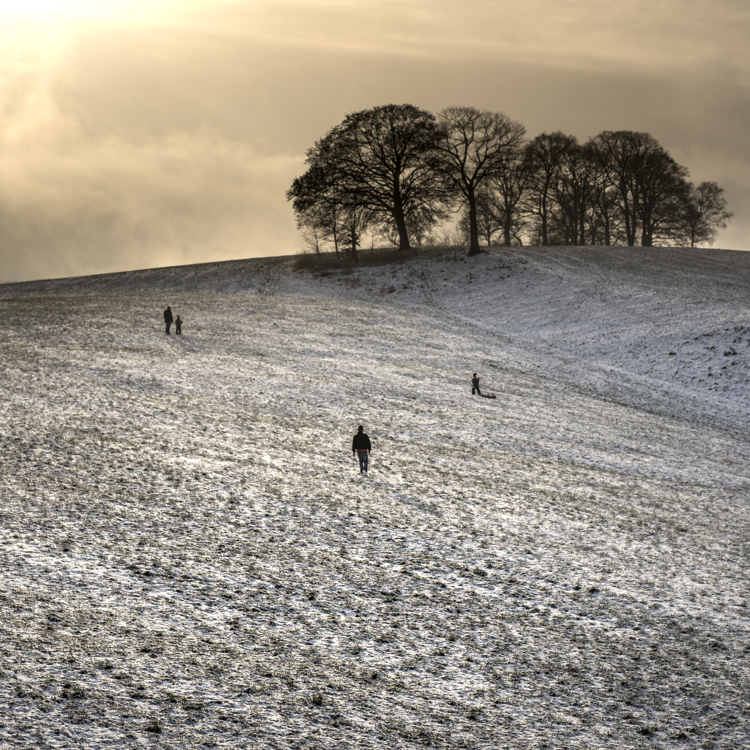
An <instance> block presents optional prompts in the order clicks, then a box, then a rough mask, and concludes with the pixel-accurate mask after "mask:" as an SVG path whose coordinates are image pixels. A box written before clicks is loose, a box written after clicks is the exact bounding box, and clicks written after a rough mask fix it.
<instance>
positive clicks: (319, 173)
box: [287, 104, 449, 250]
mask: <svg viewBox="0 0 750 750" xmlns="http://www.w3.org/2000/svg"><path fill="white" fill-rule="evenodd" d="M437 137H438V130H437V125H436V122H435V117H434V116H433V115H432V114H430V113H429V112H425V111H424V110H421V109H418V108H417V107H414V106H412V105H410V104H403V105H393V104H389V105H386V106H382V107H375V108H374V109H368V110H363V111H361V112H355V113H354V114H351V115H347V117H346V118H345V119H344V121H343V122H342V123H341V124H340V125H337V126H336V127H335V128H333V129H332V130H331V131H330V132H329V133H328V134H327V135H326V136H325V137H324V138H323V139H321V140H320V141H318V143H316V144H315V146H314V147H313V148H312V149H310V151H308V154H307V164H308V165H309V168H308V172H307V173H306V174H305V175H303V176H302V177H298V178H297V179H296V180H295V181H294V183H293V184H292V188H291V189H290V190H289V192H288V193H287V198H288V199H289V200H292V201H294V209H295V212H297V214H298V217H300V216H301V215H302V216H303V214H304V212H305V211H306V210H307V209H308V206H309V205H312V206H316V207H317V206H319V205H320V204H321V203H322V204H323V205H325V204H326V203H328V204H329V205H330V202H331V201H330V191H331V190H333V191H334V194H335V196H336V198H337V200H340V202H341V203H340V208H341V210H342V211H343V212H344V214H345V219H344V223H345V224H346V225H347V227H351V222H352V215H353V212H354V213H355V214H356V216H357V217H358V220H359V221H360V222H362V223H365V224H373V225H375V226H381V227H382V226H383V225H384V224H392V225H393V226H394V227H395V230H396V232H397V233H398V237H399V248H400V249H401V250H409V249H410V247H411V245H410V242H409V231H408V225H409V221H410V220H411V219H416V218H417V217H418V218H419V220H420V221H425V220H429V221H432V222H434V221H436V220H438V219H439V218H443V217H444V216H445V215H446V201H447V200H448V197H449V191H448V187H447V185H446V182H445V180H444V179H441V178H440V176H439V175H437V176H436V174H435V173H434V171H433V168H432V166H431V162H430V158H429V157H430V156H431V155H432V153H433V149H434V147H435V143H436V141H437ZM321 186H322V187H323V189H322V190H321ZM303 219H304V216H303ZM298 220H299V218H298ZM350 236H352V235H351V234H350Z"/></svg>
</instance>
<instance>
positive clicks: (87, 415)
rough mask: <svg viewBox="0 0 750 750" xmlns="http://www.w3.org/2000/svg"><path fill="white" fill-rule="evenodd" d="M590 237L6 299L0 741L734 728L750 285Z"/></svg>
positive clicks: (744, 637)
mask: <svg viewBox="0 0 750 750" xmlns="http://www.w3.org/2000/svg"><path fill="white" fill-rule="evenodd" d="M588 252H589V251H584V250H581V251H580V252H579V254H578V255H577V256H576V254H575V251H574V250H570V251H568V250H565V251H559V252H558V253H557V254H554V253H551V254H550V257H549V258H547V259H544V258H536V257H535V256H534V255H533V254H532V253H531V252H530V251H521V250H516V251H513V253H510V252H509V253H508V254H489V255H487V256H486V257H483V258H480V259H477V261H478V263H477V264H475V265H473V266H471V265H469V261H466V262H464V261H463V260H460V259H458V260H455V261H454V260H453V259H452V257H451V255H450V254H446V255H445V256H444V257H439V258H436V259H425V258H420V259H417V260H415V261H413V262H411V263H407V264H402V265H398V266H394V267H386V268H383V267H380V268H362V269H358V270H355V271H352V272H351V273H349V272H344V273H341V272H334V273H331V274H326V276H325V277H317V278H316V277H313V276H311V275H310V274H308V273H306V272H290V271H284V272H283V274H281V275H280V276H279V275H276V272H275V271H274V268H279V267H280V266H276V265H275V264H272V263H261V262H253V261H248V262H247V263H241V262H236V263H232V264H210V265H207V266H205V267H201V266H199V267H190V268H185V269H179V268H177V269H163V270H159V271H153V272H139V273H135V274H123V275H117V276H113V277H92V278H90V279H81V280H70V281H61V282H39V283H37V284H27V285H6V286H4V287H2V286H0V316H1V319H2V320H3V326H2V328H0V370H1V372H2V378H1V379H0V395H1V396H2V398H1V400H0V419H1V420H2V421H1V422H0V424H1V425H2V427H1V428H0V450H1V453H0V472H1V473H0V497H1V498H2V503H1V504H0V572H2V576H0V605H2V606H0V651H1V652H2V655H3V659H2V663H1V664H0V747H2V743H6V744H7V745H8V746H9V747H14V748H15V747H20V748H68V747H86V748H105V747H118V748H119V747H138V746H143V745H144V744H145V745H146V746H151V745H153V746H154V747H160V748H194V747H204V746H205V747H248V748H250V747H253V748H255V747H263V748H266V747H267V748H293V747H298V748H342V747H351V748H386V747H388V748H394V747H395V748H412V747H436V748H453V747H467V748H497V747H508V748H519V749H520V748H524V749H525V748H542V747H547V748H569V747H581V748H593V747H596V748H638V747H663V748H672V747H674V748H684V747H714V748H733V749H734V748H739V747H743V746H746V745H748V744H750V734H749V733H748V730H747V728H746V722H745V717H746V716H747V714H748V709H750V705H748V704H749V703H750V701H749V699H748V695H750V690H748V688H749V687H750V679H749V678H750V667H748V656H750V651H749V650H748V646H747V644H748V643H749V642H750V640H749V638H748V636H749V635H750V633H749V632H748V631H749V630H750V620H749V619H748V539H750V535H749V534H748V531H750V523H749V519H748V496H749V495H750V468H748V467H750V462H749V461H748V459H750V439H749V438H750V433H749V432H748V429H747V425H748V410H747V400H746V398H747V394H748V389H747V380H746V376H747V370H746V363H747V352H746V351H745V350H744V349H742V348H741V346H740V343H739V342H732V341H731V340H730V341H727V342H725V341H724V338H726V337H727V336H729V335H731V336H732V337H733V338H734V339H737V338H740V337H744V338H743V342H742V343H743V345H745V346H746V344H745V343H744V342H745V341H746V340H747V335H746V333H744V332H743V331H742V330H740V331H735V330H734V328H735V327H736V328H740V329H742V327H743V326H744V325H746V323H747V307H746V303H745V302H743V300H746V299H747V297H743V296H742V295H741V294H739V293H738V295H737V296H736V298H731V295H730V297H729V299H727V295H726V294H725V291H726V288H727V287H726V285H727V284H730V285H734V286H733V287H732V288H735V287H736V286H737V284H739V283H740V281H742V279H743V276H742V274H741V273H740V274H737V273H734V274H733V273H730V271H731V268H730V269H729V271H727V270H726V269H724V268H723V266H722V267H720V268H719V269H718V271H716V273H714V274H713V275H712V273H711V268H710V266H705V265H702V261H701V263H699V262H698V261H699V260H700V259H701V258H702V257H703V256H700V257H699V256H695V257H693V259H692V260H691V261H690V263H692V265H690V263H688V264H687V266H686V268H685V269H683V271H682V272H681V274H680V278H681V279H682V280H681V281H680V283H681V284H682V286H681V291H680V299H682V300H683V302H682V303H679V304H683V305H684V308H685V310H690V309H693V308H696V307H702V309H703V310H704V312H705V313H706V316H705V317H703V316H702V314H698V313H696V314H695V315H694V317H693V318H692V319H691V320H688V319H686V317H689V315H688V313H684V314H682V315H678V314H677V313H679V312H680V310H678V309H676V305H677V304H678V303H677V302H675V301H674V297H673V291H672V290H671V288H670V286H669V284H666V282H665V283H664V284H662V283H661V281H659V280H658V279H657V281H655V282H654V283H652V284H650V285H649V282H648V276H649V274H648V273H641V274H640V275H639V272H638V269H637V267H631V266H629V267H628V274H629V277H627V278H625V279H624V280H623V283H622V285H621V286H619V287H618V285H617V283H616V282H617V279H616V278H614V277H612V276H611V275H609V274H610V272H611V269H612V268H615V267H616V266H617V264H616V263H615V260H617V262H618V263H620V264H622V263H623V262H624V261H621V260H618V259H619V258H620V256H619V255H617V254H616V253H615V252H614V251H612V253H611V255H612V257H611V259H610V261H608V264H607V263H604V261H602V259H601V257H599V258H598V259H596V258H592V257H589V255H588V254H587V253H588ZM592 252H593V251H592ZM608 252H609V251H608ZM706 252H708V251H706ZM721 258H722V259H723V260H722V263H725V264H729V266H731V263H730V261H732V256H730V257H729V259H728V260H727V259H726V258H724V256H721ZM688 260H690V259H688ZM579 261H580V262H579ZM584 261H585V262H584ZM659 262H660V263H662V264H664V266H665V269H666V270H664V271H663V272H662V271H660V273H662V275H663V276H664V277H665V278H670V276H669V273H668V271H669V267H670V266H669V263H668V262H667V260H664V259H661V260H660V261H659ZM673 262H674V261H673ZM734 262H736V263H739V264H740V269H742V268H743V266H742V265H741V264H742V263H744V258H741V259H739V260H737V259H735V261H734ZM571 265H573V266H575V271H576V272H575V274H571V275H565V277H564V278H562V279H560V280H559V283H558V284H557V285H556V284H555V283H554V282H553V281H552V280H551V279H552V278H553V276H554V274H555V273H558V271H557V270H555V269H559V268H560V267H562V268H565V267H568V266H571ZM656 265H659V264H656ZM524 269H526V270H524ZM691 269H692V271H691ZM691 274H692V275H691ZM651 275H652V276H653V275H654V272H653V271H652V272H651ZM704 277H705V278H704ZM444 279H445V280H444ZM576 279H577V281H576ZM685 279H687V281H686V280H685ZM691 279H692V281H691ZM738 279H739V281H738ZM657 282H658V283H657ZM699 282H700V284H699ZM675 283H676V282H675ZM576 284H577V286H576ZM700 285H702V286H703V287H704V292H705V293H704V297H703V302H702V303H701V305H700V306H698V305H696V304H695V300H696V299H698V298H699V297H700V291H699V289H698V288H697V287H698V286H700ZM636 286H640V288H641V289H642V290H643V292H642V294H641V295H640V296H639V295H635V293H634V292H633V291H632V290H633V289H634V288H635V287H636ZM191 288H192V289H193V290H194V291H191ZM592 288H597V289H599V290H600V291H601V290H603V291H601V294H603V295H604V300H606V299H609V304H605V302H604V301H603V298H602V296H601V294H600V295H599V296H598V297H596V299H594V301H593V302H592V301H591V300H590V299H589V296H590V295H589V294H588V293H587V292H586V290H590V289H592ZM493 290H494V291H493ZM555 290H556V291H555ZM618 290H619V291H618ZM660 290H661V291H660ZM740 291H742V289H741V290H740ZM615 292H617V294H616V293H615ZM617 295H620V297H618V296H617ZM628 295H629V296H628ZM625 297H627V306H629V307H628V309H629V310H630V313H629V314H630V318H628V317H627V316H625V315H624V314H623V304H622V303H620V302H618V301H617V300H618V299H621V298H625ZM574 300H577V302H574ZM670 301H671V302H670ZM166 304H171V305H172V308H173V310H174V311H175V313H180V314H181V315H182V317H183V319H184V320H185V326H184V336H183V337H182V338H177V337H175V336H172V337H170V338H167V337H166V336H165V335H164V332H163V328H162V325H161V322H160V314H161V310H162V309H163V307H164V306H166ZM586 305H589V306H590V307H589V308H588V309H584V308H585V306H586ZM670 305H671V309H672V310H673V315H672V316H671V317H668V318H665V319H662V318H661V317H660V316H661V314H662V312H663V310H664V309H666V308H667V307H670ZM743 305H744V306H743ZM600 306H601V307H600ZM532 311H536V313H535V314H534V315H532ZM566 311H567V317H565V316H564V315H563V313H564V312H566ZM605 311H606V312H607V316H604V312H605ZM683 312H684V311H683ZM524 320H526V323H524V322H523V321H524ZM545 321H546V322H545ZM649 321H651V322H649ZM670 321H672V322H671V323H670ZM658 326H662V328H659V329H658V330H659V331H660V334H659V336H656V337H654V340H653V341H652V340H651V339H649V336H648V335H645V334H644V333H643V332H644V331H645V332H648V331H650V330H656V329H657V328H658ZM709 328H710V331H709V330H708V329H709ZM729 329H731V334H730V333H726V331H727V330H729ZM711 332H714V333H712V334H711V335H713V336H714V339H712V341H713V343H708V344H704V343H703V342H702V340H697V339H696V340H697V341H698V343H699V344H700V345H701V346H706V347H707V346H714V350H710V349H701V350H700V351H698V350H697V349H696V351H695V352H692V353H691V351H688V349H687V344H686V345H685V346H686V348H685V349H684V350H680V349H679V347H678V346H677V344H675V343H674V342H675V341H677V342H680V341H693V340H694V339H693V338H691V334H694V335H695V336H704V334H706V333H711ZM717 332H718V333H717ZM722 337H724V338H722ZM607 342H609V344H608V343H607ZM670 342H672V343H670ZM696 346H698V344H696ZM722 346H734V350H735V352H736V354H735V355H733V356H727V357H724V354H723V351H726V349H724V350H723V351H718V349H721V347H722ZM628 347H630V348H628ZM669 347H672V348H669ZM664 348H667V351H666V352H663V351H662V350H663V349H664ZM669 351H677V352H678V353H676V354H673V355H670V354H669ZM717 352H718V353H717ZM711 356H712V357H713V359H710V362H709V359H708V357H711ZM675 358H677V359H675ZM730 361H734V362H736V363H738V364H735V365H729V364H727V365H726V366H727V370H723V371H722V370H720V367H722V366H724V365H725V363H728V362H730ZM709 364H710V366H711V367H712V372H715V371H718V372H720V373H721V372H723V373H724V375H717V376H716V377H717V381H718V383H719V384H720V385H719V387H718V388H717V389H714V385H715V383H713V382H711V381H712V380H713V377H712V378H711V379H709V378H708V377H707V374H706V373H707V370H706V368H707V367H708V366H709ZM669 367H673V369H672V370H669V369H668V368H669ZM660 368H661V369H660ZM690 368H692V369H693V370H694V371H695V374H694V375H691V374H690V372H688V370H690ZM713 368H716V369H715V370H714V369H713ZM730 368H732V369H730ZM475 370H477V371H479V372H480V374H481V375H482V378H483V384H485V385H486V386H487V387H488V388H489V389H490V390H494V391H495V392H497V394H498V398H497V399H496V400H495V401H488V400H485V399H477V398H472V397H471V396H470V395H469V394H470V383H469V378H470V375H471V372H472V371H475ZM675 372H676V373H677V374H675ZM670 373H671V374H670ZM743 377H744V378H745V380H743ZM691 378H695V379H691ZM699 380H700V381H701V382H700V383H699V382H698V381H699ZM655 383H658V384H659V387H660V388H661V389H662V390H661V391H659V390H658V389H656V390H655V389H654V387H653V386H654V384H655ZM725 386H726V390H724V388H725ZM676 393H681V394H682V398H675V394H676ZM358 423H363V424H364V425H365V429H366V430H367V431H368V433H369V434H370V436H371V438H372V439H373V444H374V451H373V457H372V468H371V472H370V474H371V476H370V478H369V479H361V478H360V477H359V474H358V471H357V469H356V466H355V463H354V461H353V459H352V458H351V452H350V450H349V446H350V441H351V436H352V434H353V433H354V431H355V429H356V425H357V424H358Z"/></svg>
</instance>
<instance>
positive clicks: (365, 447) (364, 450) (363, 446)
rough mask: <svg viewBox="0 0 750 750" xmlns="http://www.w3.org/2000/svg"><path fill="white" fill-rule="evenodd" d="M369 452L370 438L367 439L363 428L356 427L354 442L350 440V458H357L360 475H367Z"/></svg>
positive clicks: (370, 446)
mask: <svg viewBox="0 0 750 750" xmlns="http://www.w3.org/2000/svg"><path fill="white" fill-rule="evenodd" d="M371 450H372V445H370V438H369V437H367V434H366V433H365V428H364V427H362V425H360V426H359V427H357V434H356V435H355V436H354V440H352V457H354V456H357V458H359V473H360V474H367V463H368V460H369V458H370V451H371Z"/></svg>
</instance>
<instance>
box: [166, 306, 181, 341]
mask: <svg viewBox="0 0 750 750" xmlns="http://www.w3.org/2000/svg"><path fill="white" fill-rule="evenodd" d="M172 323H174V332H175V333H176V334H177V335H178V336H182V319H181V318H180V316H179V315H178V316H177V318H176V319H175V318H173V317H172V308H171V307H170V306H169V305H167V309H166V310H165V311H164V326H165V328H166V330H167V336H169V335H170V333H169V331H170V329H171V328H172Z"/></svg>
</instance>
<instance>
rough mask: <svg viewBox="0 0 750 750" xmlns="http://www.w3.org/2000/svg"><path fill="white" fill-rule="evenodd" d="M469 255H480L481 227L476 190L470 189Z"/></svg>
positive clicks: (468, 196)
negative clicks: (478, 219) (478, 220)
mask: <svg viewBox="0 0 750 750" xmlns="http://www.w3.org/2000/svg"><path fill="white" fill-rule="evenodd" d="M466 197H467V198H468V200H469V255H479V253H480V252H481V250H480V249H479V227H478V226H477V201H476V197H475V196H474V191H473V190H469V194H468V195H467V196H466Z"/></svg>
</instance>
